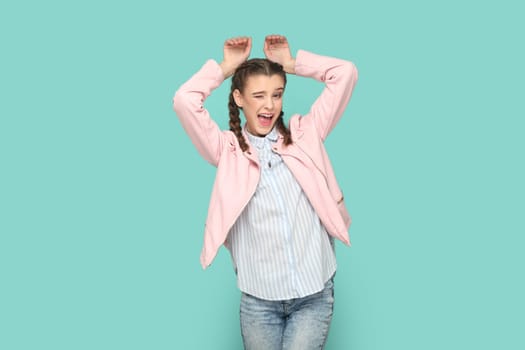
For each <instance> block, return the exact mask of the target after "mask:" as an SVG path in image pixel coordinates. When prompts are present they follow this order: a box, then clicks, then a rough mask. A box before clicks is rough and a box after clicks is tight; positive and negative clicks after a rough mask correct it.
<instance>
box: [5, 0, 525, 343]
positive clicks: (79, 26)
mask: <svg viewBox="0 0 525 350" xmlns="http://www.w3.org/2000/svg"><path fill="white" fill-rule="evenodd" d="M519 3H520V2H519V1H517V0H516V1H510V0H506V1H452V0H443V1H433V2H430V1H408V0H400V1H334V0H325V1H315V2H314V1H312V2H306V1H302V2H300V1H297V2H286V1H273V0H271V1H262V2H261V1H257V2H251V1H183V2H178V1H147V2H146V1H144V2H138V1H135V2H134V1H130V2H129V1H128V2H126V1H100V0H96V1H93V0H92V1H89V2H88V1H85V2H76V1H56V0H55V1H46V2H44V1H42V2H37V1H17V2H15V1H3V2H2V3H1V5H0V38H1V43H0V44H1V48H0V51H1V54H0V62H1V64H0V73H1V75H0V88H1V90H0V93H1V94H0V101H1V102H0V116H1V119H0V348H1V349H6V350H11V349H13V350H14V349H54V350H58V349H240V348H241V338H240V334H239V319H238V307H239V305H238V303H239V292H238V290H237V288H236V285H235V278H234V273H233V270H232V268H231V261H230V256H229V254H228V252H227V251H226V250H225V249H224V248H223V249H221V250H220V253H219V255H218V257H217V259H216V260H215V262H214V264H213V265H212V266H211V268H210V269H209V270H206V271H204V272H203V271H202V269H201V267H200V265H199V254H200V249H201V244H202V234H203V226H204V220H205V216H206V212H207V205H208V199H209V195H210V191H211V187H212V183H213V179H214V168H213V167H212V166H210V165H208V164H207V163H206V162H205V161H204V160H202V159H201V158H200V157H199V155H198V154H197V152H196V151H195V149H194V148H193V146H192V144H191V142H190V140H189V139H188V137H187V136H186V135H185V133H184V132H183V130H182V127H181V126H180V124H179V123H178V121H177V118H176V115H175V113H174V112H173V110H172V106H171V98H172V96H173V93H174V92H175V90H176V89H177V87H178V86H179V85H180V84H182V83H183V82H184V81H185V80H187V79H188V78H189V77H190V76H191V75H192V74H193V72H195V71H196V70H197V69H198V68H199V67H200V66H201V65H202V64H203V63H204V62H205V60H206V59H208V58H214V59H216V60H220V59H221V58H222V43H223V41H224V40H225V39H226V38H228V37H231V36H237V35H249V36H252V37H253V40H254V49H253V51H252V56H261V55H262V44H263V38H264V35H266V34H272V33H280V34H284V35H286V36H287V37H288V38H289V41H290V44H291V46H292V50H293V52H294V53H295V52H296V51H297V50H298V49H306V50H309V51H313V52H316V53H320V54H325V55H330V56H336V57H341V58H344V59H348V60H352V61H353V62H355V64H356V65H357V67H358V69H359V73H360V78H359V82H358V84H357V87H356V89H355V92H354V95H353V98H352V101H351V102H350V105H349V107H348V109H347V110H346V112H345V115H344V117H343V119H342V120H341V122H340V123H339V125H338V127H337V128H336V129H335V130H334V132H333V133H332V134H331V136H330V137H329V139H328V140H327V148H328V151H329V153H330V154H331V157H332V162H333V164H334V167H335V170H336V174H337V177H338V180H339V182H340V185H341V187H342V189H343V191H344V192H345V197H346V198H347V202H348V207H349V210H350V212H351V214H352V216H353V219H354V224H353V226H352V229H351V230H350V234H351V237H352V242H353V247H352V248H346V247H345V246H344V245H342V244H341V243H338V244H337V255H338V262H339V269H338V273H337V276H336V309H335V315H334V319H333V324H332V328H331V332H330V336H329V341H328V345H327V349H359V350H367V349H404V350H407V349H523V348H525V340H524V337H523V325H524V324H525V320H524V314H525V313H524V312H525V308H524V302H523V296H524V295H525V288H524V286H523V268H524V266H525V264H524V263H525V259H524V258H523V255H524V254H523V252H522V250H523V249H522V248H523V245H524V243H525V240H524V238H523V237H524V234H525V227H524V224H523V217H524V207H525V205H524V194H525V193H524V192H525V191H524V185H523V179H524V178H525V174H524V150H525V144H524V137H523V134H524V126H525V123H524V121H523V118H524V117H525V113H524V112H525V111H524V107H523V100H524V98H523V95H524V92H525V89H524V88H523V83H524V79H525V74H524V68H523V67H524V59H525V55H524V50H523V33H524V32H525V25H524V21H523V9H522V7H521V6H519V5H518V4H519ZM228 85H229V84H224V85H223V86H221V87H220V88H219V89H218V90H216V91H215V92H214V94H213V95H212V96H211V97H210V99H209V101H208V102H207V107H208V109H210V110H211V111H212V112H213V115H214V116H215V119H216V120H217V121H218V122H219V124H220V125H221V126H223V127H224V128H225V127H226V123H227V108H226V98H227V90H228ZM321 88H322V86H320V84H319V83H317V82H313V81H310V80H308V79H305V78H297V77H291V78H290V82H289V85H288V90H287V93H286V95H285V102H284V103H285V112H286V113H287V115H288V116H289V115H290V114H291V113H292V112H297V113H304V112H306V111H307V110H308V107H309V106H310V104H311V103H312V102H313V100H314V99H315V97H316V96H317V95H318V93H319V92H320V91H321Z"/></svg>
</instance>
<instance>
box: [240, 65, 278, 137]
mask: <svg viewBox="0 0 525 350" xmlns="http://www.w3.org/2000/svg"><path fill="white" fill-rule="evenodd" d="M283 93H284V81H283V78H282V77H280V76H279V75H277V74H274V75H271V76H267V75H263V74H259V75H252V76H250V77H249V78H248V79H247V80H246V83H245V86H244V92H243V93H241V92H240V91H239V90H235V91H234V92H233V98H234V99H235V103H236V104H237V106H239V107H241V108H242V111H243V113H244V116H245V117H246V128H247V129H248V131H249V132H250V134H252V135H256V136H265V135H266V134H268V133H269V132H270V131H272V129H273V126H274V125H275V122H276V121H277V118H279V115H280V114H281V110H282V107H283V99H282V97H283Z"/></svg>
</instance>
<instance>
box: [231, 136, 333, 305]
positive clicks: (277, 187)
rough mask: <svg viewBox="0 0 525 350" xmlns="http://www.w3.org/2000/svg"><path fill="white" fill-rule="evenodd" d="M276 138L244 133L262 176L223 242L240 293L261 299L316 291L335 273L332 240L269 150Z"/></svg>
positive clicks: (306, 199)
mask: <svg viewBox="0 0 525 350" xmlns="http://www.w3.org/2000/svg"><path fill="white" fill-rule="evenodd" d="M277 138H278V133H277V130H276V129H275V128H274V129H273V130H272V131H271V132H270V133H269V134H268V135H266V136H265V137H256V136H253V135H251V134H248V141H249V143H250V144H251V145H252V146H254V147H255V148H256V149H257V151H258V154H259V163H260V166H261V177H260V180H259V184H258V186H257V189H256V191H255V194H254V196H253V197H252V198H251V199H250V202H249V203H248V205H247V206H246V207H245V208H244V211H243V212H242V213H241V215H240V216H239V218H238V219H237V221H236V223H235V224H234V226H233V227H232V229H231V230H230V233H229V235H228V238H227V240H226V242H225V245H226V247H227V248H228V249H229V250H230V252H231V255H232V260H233V264H234V268H235V271H236V273H237V281H238V286H239V289H240V290H241V291H242V292H245V293H248V294H251V295H253V296H256V297H258V298H261V299H266V300H286V299H293V298H300V297H305V296H307V295H311V294H314V293H316V292H319V291H320V290H322V289H323V287H324V284H325V282H326V281H328V280H329V279H330V278H331V277H332V275H333V274H334V273H335V270H336V260H335V249H334V242H333V238H331V237H330V236H329V235H328V233H327V232H326V229H325V228H324V226H323V225H322V223H321V221H320V219H319V217H318V216H317V214H316V213H315V211H314V209H313V208H312V205H311V204H310V202H309V200H308V198H306V195H305V194H304V192H303V190H302V189H301V187H300V186H299V184H298V183H297V181H296V180H295V178H294V176H293V175H292V173H291V172H290V170H289V169H288V167H287V166H286V164H285V163H284V162H283V160H282V158H281V156H280V155H279V154H277V153H275V152H273V151H272V145H273V144H274V143H275V142H276V141H277Z"/></svg>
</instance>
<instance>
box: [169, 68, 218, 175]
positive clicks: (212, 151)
mask: <svg viewBox="0 0 525 350" xmlns="http://www.w3.org/2000/svg"><path fill="white" fill-rule="evenodd" d="M223 81H224V75H223V73H222V70H221V68H220V66H219V65H218V64H217V62H216V61H214V60H208V61H207V62H206V63H205V64H204V65H203V66H202V68H201V69H200V70H199V71H198V72H197V73H195V74H194V75H193V76H192V77H191V78H190V79H189V80H188V81H187V82H185V83H184V84H183V85H182V86H181V87H180V88H179V89H178V90H177V92H176V93H175V96H174V97H173V109H174V110H175V112H176V113H177V116H178V117H179V119H180V122H181V124H182V127H183V128H184V130H185V131H186V133H187V134H188V136H189V137H190V139H191V141H192V142H193V144H194V145H195V147H196V148H197V151H199V153H200V154H201V155H202V157H203V158H204V159H206V161H208V162H209V163H211V164H213V165H215V166H217V164H218V163H219V158H220V154H221V149H222V147H223V144H224V134H223V132H222V131H221V130H220V129H219V126H218V125H217V123H216V122H215V121H213V119H212V118H211V117H210V114H209V113H208V111H207V110H206V108H204V101H205V100H206V98H208V96H210V94H211V92H212V91H213V90H214V89H216V88H217V87H218V86H219V85H221V83H222V82H223Z"/></svg>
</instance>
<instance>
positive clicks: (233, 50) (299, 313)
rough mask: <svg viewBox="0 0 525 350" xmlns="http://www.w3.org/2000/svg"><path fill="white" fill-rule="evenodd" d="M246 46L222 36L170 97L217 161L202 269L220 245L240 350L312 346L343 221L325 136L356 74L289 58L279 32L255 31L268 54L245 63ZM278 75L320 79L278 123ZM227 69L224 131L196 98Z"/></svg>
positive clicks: (317, 344) (324, 327)
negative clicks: (233, 290) (217, 56)
mask: <svg viewBox="0 0 525 350" xmlns="http://www.w3.org/2000/svg"><path fill="white" fill-rule="evenodd" d="M251 47H252V40H251V38H249V37H237V38H232V39H228V40H226V42H225V43H224V48H223V55H224V59H223V61H222V62H221V63H217V62H216V61H214V60H208V61H207V62H206V63H205V64H204V66H202V68H201V69H200V70H199V71H198V72H197V73H196V74H194V75H193V76H192V77H191V78H190V79H189V80H188V81H187V82H186V83H184V84H183V85H182V86H181V87H180V88H179V89H178V91H177V92H176V94H175V97H174V101H173V103H174V109H175V112H176V113H177V115H178V117H179V118H180V121H181V123H182V126H183V127H184V129H185V131H186V132H187V133H188V135H189V137H190V138H191V140H192V142H193V143H194V145H195V146H196V148H197V150H198V151H199V153H200V154H201V155H202V156H203V157H204V158H205V159H206V160H207V161H208V162H210V163H211V164H213V165H214V166H216V167H217V175H216V179H215V184H214V186H213V190H212V194H211V200H210V205H209V210H208V218H207V220H206V226H205V233H204V246H203V249H202V254H201V264H202V266H203V267H204V268H206V267H208V266H209V265H210V264H211V262H212V261H213V259H214V258H215V255H216V254H217V250H218V249H219V248H220V246H221V245H223V244H224V245H225V246H226V247H227V248H228V250H229V251H230V253H231V256H232V260H233V265H234V269H235V273H236V275H237V280H238V286H239V289H240V290H241V305H240V319H241V334H242V338H243V343H244V347H245V348H246V349H264V350H272V349H300V350H307V349H322V348H323V347H324V344H325V342H326V339H327V336H328V329H329V326H330V323H331V319H332V312H333V302H334V292H333V288H334V287H333V277H334V274H335V271H336V260H335V249H334V238H337V239H339V240H341V241H342V242H343V243H345V244H347V245H350V239H349V236H348V229H349V227H350V221H351V220H350V216H349V214H348V212H347V210H346V207H345V203H344V200H343V194H342V192H341V190H340V188H339V186H338V184H337V181H336V178H335V175H334V172H333V169H332V165H331V163H330V161H329V159H328V155H327V153H326V150H325V148H324V145H323V143H324V140H325V139H326V137H327V136H328V134H329V133H330V131H331V130H332V129H333V128H334V126H335V125H336V123H337V122H338V120H339V118H340V117H341V116H342V114H343V112H344V109H345V107H346V105H347V104H348V101H349V100H350V96H351V94H352V90H353V88H354V85H355V83H356V81H357V70H356V68H355V66H354V64H352V63H351V62H348V61H345V60H341V59H337V58H333V57H326V56H320V55H317V54H313V53H310V52H307V51H303V50H299V51H298V52H297V54H296V56H295V57H293V56H292V54H291V50H290V46H289V44H288V41H287V39H286V37H284V36H281V35H269V36H267V37H266V38H265V41H264V54H265V56H266V59H248V57H249V55H250V51H251ZM286 74H295V75H298V76H302V77H308V78H313V79H315V80H317V81H319V82H322V83H324V85H325V88H324V90H323V92H322V93H321V95H320V96H319V97H318V98H317V100H316V101H315V102H314V104H313V105H312V106H311V108H310V111H309V112H308V113H307V114H306V115H304V116H300V115H297V114H296V115H293V116H291V118H290V120H289V126H288V127H287V126H286V125H285V123H284V121H283V94H284V92H285V88H286ZM230 76H232V79H231V92H230V96H229V102H228V108H229V114H230V123H229V124H230V130H229V131H222V130H220V129H219V127H218V125H217V124H216V123H215V122H214V121H213V119H212V118H211V117H210V114H209V113H208V111H207V110H206V109H205V108H204V102H205V100H206V98H207V97H208V96H209V95H210V94H211V92H212V91H213V90H214V89H216V88H217V87H218V86H219V85H220V84H222V82H223V81H224V80H225V79H227V78H229V77H230ZM240 111H242V115H243V116H244V119H245V123H244V125H242V123H241V118H240Z"/></svg>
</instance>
